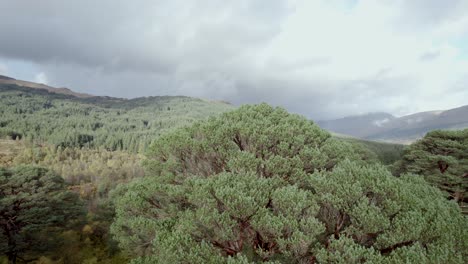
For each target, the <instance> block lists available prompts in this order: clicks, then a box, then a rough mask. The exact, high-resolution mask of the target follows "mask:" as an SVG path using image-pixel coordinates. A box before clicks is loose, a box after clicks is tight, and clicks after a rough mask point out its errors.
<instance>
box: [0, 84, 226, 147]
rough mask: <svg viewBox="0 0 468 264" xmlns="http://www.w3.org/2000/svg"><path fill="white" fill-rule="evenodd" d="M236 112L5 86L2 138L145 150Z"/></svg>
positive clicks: (203, 104)
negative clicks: (168, 134) (195, 124)
mask: <svg viewBox="0 0 468 264" xmlns="http://www.w3.org/2000/svg"><path fill="white" fill-rule="evenodd" d="M232 108H233V107H232V106H231V105H228V104H225V103H220V102H208V101H203V100H200V99H194V98H189V97H182V96H176V97H169V96H162V97H145V98H137V99H131V100H127V99H119V98H110V97H91V98H77V97H73V96H67V95H63V94H54V93H48V92H47V91H45V90H40V89H29V88H22V87H20V86H16V85H5V84H0V138H4V137H8V138H11V139H17V138H18V139H23V140H24V139H26V140H28V141H31V142H36V143H43V142H47V143H50V144H53V145H56V146H61V147H62V148H66V147H78V148H82V147H88V148H89V147H91V148H96V147H104V148H106V149H108V150H129V151H131V152H141V151H144V150H145V149H146V147H147V146H148V145H149V144H150V143H151V141H152V140H154V139H155V138H157V137H158V136H159V135H161V134H164V133H166V132H168V131H171V130H173V129H174V128H177V127H181V126H184V125H187V124H190V123H192V122H194V121H196V120H201V119H205V118H207V117H209V116H213V115H215V114H218V113H221V112H225V111H228V110H230V109H232Z"/></svg>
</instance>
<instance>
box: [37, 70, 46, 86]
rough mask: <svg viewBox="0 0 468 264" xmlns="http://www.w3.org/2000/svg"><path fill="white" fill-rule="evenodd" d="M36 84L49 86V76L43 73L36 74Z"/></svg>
mask: <svg viewBox="0 0 468 264" xmlns="http://www.w3.org/2000/svg"><path fill="white" fill-rule="evenodd" d="M34 82H36V83H42V84H47V83H48V79H47V75H46V74H45V73H43V72H40V73H38V74H36V75H35V76H34Z"/></svg>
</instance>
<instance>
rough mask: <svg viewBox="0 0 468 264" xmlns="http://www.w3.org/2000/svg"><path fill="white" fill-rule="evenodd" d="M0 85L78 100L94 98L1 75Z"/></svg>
mask: <svg viewBox="0 0 468 264" xmlns="http://www.w3.org/2000/svg"><path fill="white" fill-rule="evenodd" d="M0 84H14V85H18V86H22V87H27V88H32V89H42V90H46V91H48V92H50V93H56V94H65V95H71V96H75V97H78V98H90V97H94V96H93V95H90V94H85V93H77V92H74V91H72V90H70V89H68V88H55V87H51V86H48V85H45V84H42V83H33V82H28V81H21V80H16V79H14V78H11V77H8V76H3V75H0Z"/></svg>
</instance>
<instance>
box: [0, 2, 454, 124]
mask: <svg viewBox="0 0 468 264" xmlns="http://www.w3.org/2000/svg"><path fill="white" fill-rule="evenodd" d="M287 2H288V1H287V0H236V1H219V0H198V1H197V0H194V1H187V0H158V1H153V0H147V1H146V0H133V1H125V0H100V1H94V0H81V1H63V0H42V1H20V0H14V1H11V0H0V10H2V15H1V16H0V34H1V36H2V40H1V41H0V64H1V63H2V61H1V58H2V57H3V58H7V59H8V60H24V61H28V62H30V63H32V64H34V65H35V68H38V69H40V71H41V72H44V73H45V75H46V76H47V79H48V80H49V84H51V85H55V86H66V87H69V88H71V89H74V90H77V91H80V92H87V93H92V94H96V95H112V96H119V97H138V96H151V95H187V96H195V97H202V98H208V99H222V100H227V101H231V102H233V103H234V104H243V103H259V102H268V103H271V104H273V105H278V106H283V107H286V108H287V109H288V110H290V111H292V112H296V113H300V114H303V115H306V116H308V117H310V118H313V119H315V120H318V119H325V118H336V117H341V116H343V115H348V114H357V113H364V112H369V111H388V112H392V113H395V112H397V113H400V112H405V111H406V112H408V111H411V110H412V109H410V108H408V107H409V106H408V105H411V102H409V100H411V98H412V97H415V96H418V93H420V91H418V90H415V89H414V87H416V86H417V85H416V84H417V80H414V79H411V78H410V77H406V76H400V77H392V73H393V72H392V69H382V70H380V71H378V72H377V73H376V74H375V75H371V76H369V77H367V78H362V79H359V80H341V81H333V80H327V79H323V80H322V79H320V78H318V79H317V78H316V79H313V80H298V79H297V78H294V77H291V76H294V75H291V76H290V75H288V74H289V73H290V72H292V73H293V72H294V71H296V70H304V69H314V68H319V67H323V66H327V65H329V64H332V63H333V60H332V58H329V57H327V56H319V57H312V58H307V57H306V56H305V58H304V59H301V60H296V61H291V62H289V61H280V60H275V59H270V60H268V58H267V62H266V65H265V66H264V67H259V68H257V66H256V65H255V64H256V63H257V61H255V59H256V58H257V57H256V55H257V52H261V51H262V50H263V49H264V48H266V47H267V46H268V44H269V43H270V42H271V41H272V40H273V39H274V38H275V36H277V34H279V32H280V31H281V30H282V28H281V26H282V22H283V19H284V18H285V17H286V16H287V15H288V14H289V12H290V10H288V7H287ZM421 3H422V2H421ZM421 3H420V4H421ZM435 4H437V3H435ZM450 6H451V5H449V7H447V9H444V10H439V11H437V10H436V11H437V12H440V14H439V15H438V16H437V17H438V18H437V19H435V21H443V20H444V19H448V18H449V17H451V16H456V15H457V14H455V15H454V13H453V12H455V11H456V10H454V9H453V7H450ZM417 7H418V6H412V7H409V8H412V9H417ZM421 8H422V10H418V11H417V12H416V11H413V12H412V13H417V14H418V16H420V18H417V19H416V18H415V19H416V20H415V21H419V22H418V23H422V22H421V21H424V19H426V18H425V16H427V15H426V14H430V13H431V12H435V11H432V9H427V10H426V9H425V8H428V7H425V6H424V4H421ZM455 13H456V12H455ZM405 16H407V14H406V15H405ZM407 17H408V16H407ZM428 19H431V17H430V16H429V18H428ZM324 28H326V25H324ZM343 45H346V43H343ZM425 56H426V57H427V56H429V55H425ZM423 57H424V55H423ZM356 65H357V67H358V62H357V64H356ZM7 66H8V65H7ZM36 66H37V67H36ZM0 71H1V65H0ZM278 73H280V74H278ZM13 77H14V76H13ZM402 94H406V96H402Z"/></svg>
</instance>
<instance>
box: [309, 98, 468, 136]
mask: <svg viewBox="0 0 468 264" xmlns="http://www.w3.org/2000/svg"><path fill="white" fill-rule="evenodd" d="M317 123H318V124H319V125H320V126H321V127H322V128H325V129H327V130H330V131H332V132H335V133H340V134H345V135H350V136H353V137H357V138H361V139H368V140H378V141H387V142H394V143H406V144H408V143H411V142H413V141H415V140H417V139H419V138H422V137H423V136H424V135H425V134H426V133H427V132H429V131H431V130H436V129H448V130H450V129H463V128H468V105H466V106H461V107H457V108H454V109H449V110H445V111H427V112H420V113H415V114H411V115H407V116H402V117H395V116H393V115H391V114H388V113H370V114H366V115H360V116H349V117H344V118H340V119H335V120H327V121H318V122H317Z"/></svg>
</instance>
